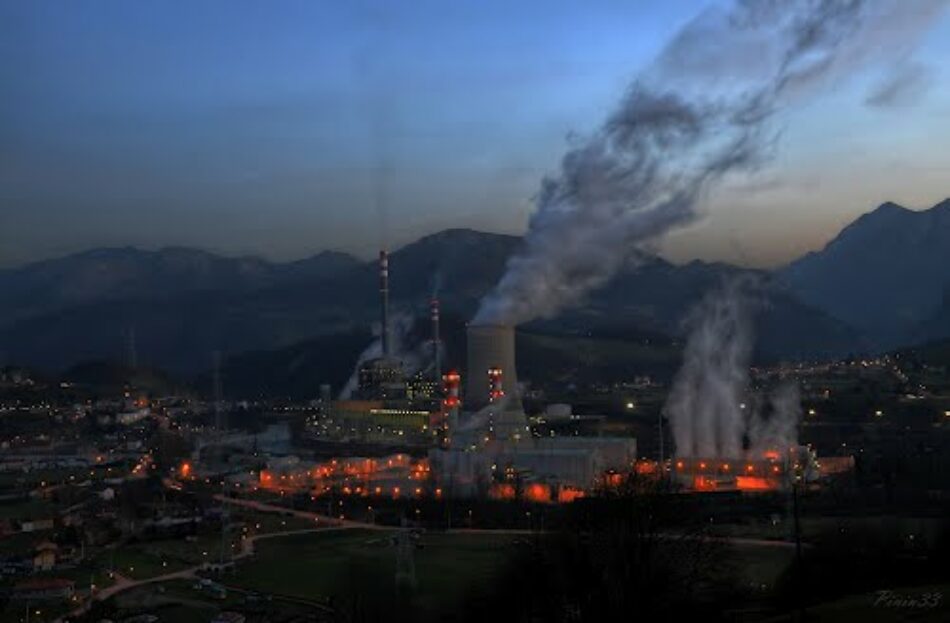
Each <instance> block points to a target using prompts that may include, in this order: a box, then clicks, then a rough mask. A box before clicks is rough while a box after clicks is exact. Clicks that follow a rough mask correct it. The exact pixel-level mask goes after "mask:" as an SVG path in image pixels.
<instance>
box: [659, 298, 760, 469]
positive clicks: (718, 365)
mask: <svg viewBox="0 0 950 623" xmlns="http://www.w3.org/2000/svg"><path fill="white" fill-rule="evenodd" d="M750 285H751V282H750V281H748V280H741V281H740V280H733V281H727V282H726V283H725V284H724V285H723V287H722V288H721V289H720V290H717V291H716V292H713V293H711V294H710V295H708V296H707V297H706V299H705V300H704V301H703V302H702V303H700V304H699V306H697V308H696V309H694V310H693V312H692V314H691V315H690V317H689V318H688V319H687V324H688V325H689V326H691V332H690V336H689V340H688V341H687V343H686V348H685V351H684V353H683V366H682V368H680V371H679V372H678V373H677V376H676V379H675V381H674V383H673V388H672V390H671V392H670V397H669V399H668V401H667V404H666V414H667V417H668V418H669V420H670V427H671V430H672V432H673V439H674V441H675V443H676V453H677V455H678V456H686V457H722V458H738V457H740V456H742V455H743V435H744V432H745V421H744V420H745V414H744V410H745V409H746V408H747V405H746V406H743V404H744V403H743V396H744V395H745V394H746V391H747V390H748V387H749V372H748V370H749V359H750V356H751V354H752V329H751V327H752V318H751V316H752V298H751V295H750V293H749V290H750V287H749V286H750Z"/></svg>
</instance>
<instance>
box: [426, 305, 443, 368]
mask: <svg viewBox="0 0 950 623" xmlns="http://www.w3.org/2000/svg"><path fill="white" fill-rule="evenodd" d="M429 310H430V311H431V312H432V362H433V364H432V378H433V379H435V382H436V383H438V382H439V381H441V380H442V353H441V348H440V347H441V346H442V339H441V337H440V336H439V299H436V298H434V299H432V300H431V301H429Z"/></svg>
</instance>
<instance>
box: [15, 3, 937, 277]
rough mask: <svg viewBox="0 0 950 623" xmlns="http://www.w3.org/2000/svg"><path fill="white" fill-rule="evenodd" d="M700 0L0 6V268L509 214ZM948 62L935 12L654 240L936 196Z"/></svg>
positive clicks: (785, 223)
mask: <svg viewBox="0 0 950 623" xmlns="http://www.w3.org/2000/svg"><path fill="white" fill-rule="evenodd" d="M708 4H709V2H707V1H705V0H662V1H656V2H647V1H645V0H638V1H635V0H628V1H626V2H620V1H611V2H601V1H597V2H584V3H580V2H554V1H552V0H543V1H538V2H517V3H507V2H497V3H486V2H411V3H410V2H376V3H368V2H316V1H307V2H289V1H281V2H239V1H234V0H230V1H227V2H224V1H220V2H213V1H201V2H196V1H194V0H191V1H179V2H172V1H165V2H130V1H121V0H116V1H92V0H89V1H85V2H79V1H75V0H72V1H63V2H46V1H29V0H0V84H2V92H0V266H3V267H8V266H14V265H18V264H21V263H24V262H28V261H33V260H37V259H43V258H47V257H53V256H57V255H63V254H66V253H70V252H75V251H80V250H83V249H87V248H91V247H98V246H126V245H135V246H141V247H144V248H158V247H162V246H171V245H184V246H194V247H200V248H204V249H208V250H212V251H216V252H220V253H224V254H228V255H238V254H255V255H261V256H264V257H267V258H270V259H274V260H286V259H296V258H300V257H304V256H307V255H311V254H313V253H316V252H318V251H320V250H323V249H327V248H333V249H339V250H344V251H348V252H352V253H355V254H357V255H360V256H362V257H367V256H369V255H370V254H371V253H372V252H373V251H374V250H375V249H377V248H378V247H379V246H380V245H381V244H385V245H387V246H390V247H396V246H399V245H400V244H403V243H405V242H408V241H410V240H412V239H414V238H416V237H418V236H420V235H424V234H427V233H431V232H434V231H438V230H441V229H445V228H449V227H470V228H475V229H481V230H488V231H499V232H511V233H521V232H523V231H524V228H525V225H526V222H527V218H528V215H529V214H530V213H531V211H532V207H533V204H532V199H533V197H534V196H535V194H536V192H537V190H538V188H539V183H540V180H541V178H542V177H543V176H544V175H545V174H546V173H550V172H551V171H553V170H554V169H555V168H556V166H557V163H558V161H559V159H560V157H561V156H562V155H563V153H564V151H565V148H566V145H567V142H568V137H569V136H571V135H584V134H585V133H587V132H591V131H592V130H593V129H595V128H596V127H597V126H598V124H600V123H601V122H602V121H603V119H604V118H605V116H606V115H607V114H609V113H610V111H611V110H612V109H613V108H614V106H615V103H616V102H617V100H618V99H619V98H620V96H621V95H622V94H623V93H624V91H625V87H626V86H627V85H628V84H629V83H630V81H631V80H632V79H633V77H635V76H636V74H637V72H638V70H639V69H641V68H643V67H644V66H645V65H647V64H648V63H649V62H650V61H651V59H653V58H654V57H655V55H656V54H657V53H658V52H659V50H660V49H661V47H662V46H663V43H664V42H665V41H667V40H668V39H669V38H670V37H671V36H672V35H673V34H674V33H675V32H676V31H677V30H678V29H679V28H680V27H681V26H682V25H683V24H684V23H685V22H687V21H688V20H689V19H690V18H691V17H693V16H694V15H696V14H697V13H698V12H699V11H701V10H702V9H703V8H704V7H705V6H707V5H708ZM947 59H950V20H948V19H947V14H944V17H943V19H942V20H941V21H940V22H939V23H936V24H934V25H933V27H932V29H930V31H929V33H928V34H927V36H926V39H925V40H924V41H923V43H922V45H921V47H920V48H919V50H917V52H916V54H915V55H914V56H913V58H905V57H903V56H902V55H900V54H896V55H895V59H894V63H895V65H896V66H899V67H900V68H901V69H902V71H901V72H900V74H896V75H900V76H901V78H900V84H896V85H895V84H890V85H889V83H888V78H889V74H888V68H883V70H882V68H876V69H875V70H874V71H869V72H866V73H862V74H859V75H855V76H853V77H852V79H850V80H848V81H845V82H842V83H841V84H837V85H835V88H834V89H832V90H831V91H830V92H829V93H827V94H825V95H823V96H821V97H819V98H818V99H816V100H814V101H812V102H809V104H808V105H807V106H806V107H805V108H803V109H798V110H794V111H793V112H791V113H789V114H783V115H782V116H781V117H780V119H779V124H780V126H779V128H778V129H779V130H781V141H780V143H779V144H778V152H777V155H776V158H775V159H774V160H773V161H772V162H771V163H770V164H769V165H768V166H767V167H766V168H764V169H763V170H761V171H759V172H758V173H757V174H755V175H754V176H753V177H751V178H743V179H729V180H727V182H726V184H725V185H724V186H722V187H721V188H718V189H717V190H715V191H714V192H713V193H712V194H711V195H710V196H709V197H708V199H707V200H706V201H705V202H704V204H703V213H704V214H705V217H704V218H703V219H702V220H701V221H700V222H699V223H696V224H694V225H692V226H690V227H689V228H688V229H687V230H684V231H680V232H677V233H675V234H673V235H671V236H670V237H668V238H667V239H665V240H664V241H662V242H661V243H660V245H659V248H660V250H661V251H662V252H663V254H664V255H665V256H666V257H669V258H671V259H673V260H676V261H685V260H690V259H693V258H701V259H717V260H727V261H732V262H739V263H744V264H751V265H756V266H771V265H776V264H779V263H782V262H785V261H787V260H789V259H792V258H794V257H796V256H798V255H800V254H802V253H804V252H805V251H808V250H811V249H814V248H818V247H820V246H821V245H822V244H824V243H825V242H827V240H828V239H830V238H831V237H832V236H833V235H834V234H835V233H837V231H838V230H839V229H840V228H841V226H842V225H843V224H845V223H847V222H848V221H850V220H852V219H853V218H855V217H856V216H857V215H858V214H860V213H862V212H865V211H867V210H869V209H871V208H873V207H875V206H876V205H878V204H880V203H882V202H884V201H887V200H892V201H896V202H898V203H902V204H903V205H906V206H907V207H911V208H925V207H929V206H930V205H932V204H934V203H937V202H938V201H940V200H942V199H944V198H946V197H948V196H950V149H948V148H947V145H950V63H948V62H947ZM891 82H893V81H891ZM888 86H894V87H895V88H894V89H888V88H887V87H888ZM897 87H899V88H897Z"/></svg>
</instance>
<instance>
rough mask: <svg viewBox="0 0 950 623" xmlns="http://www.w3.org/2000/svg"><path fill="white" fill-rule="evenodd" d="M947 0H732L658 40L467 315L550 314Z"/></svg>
mask: <svg viewBox="0 0 950 623" xmlns="http://www.w3.org/2000/svg"><path fill="white" fill-rule="evenodd" d="M946 6H947V2H946V1H945V0H737V1H736V2H733V3H731V4H730V5H729V6H728V7H725V8H724V7H717V8H714V9H709V10H706V11H704V12H703V13H701V14H700V15H699V16H698V17H696V18H695V19H694V20H693V21H692V22H690V23H689V24H687V25H686V26H685V27H684V28H683V29H682V30H681V31H680V32H679V33H678V34H677V35H676V36H675V37H674V38H673V39H672V40H671V41H670V42H669V43H668V44H667V45H666V47H665V49H664V50H663V51H662V53H661V54H660V56H659V58H658V59H657V60H656V61H655V62H654V63H653V64H652V65H651V66H650V67H649V68H647V70H646V71H644V72H643V73H642V74H641V75H640V77H639V78H638V79H637V80H636V81H635V82H634V84H633V85H632V86H631V87H630V89H629V91H628V93H627V95H626V96H625V97H624V99H623V101H622V102H621V103H620V106H619V107H618V108H617V110H615V111H614V112H613V114H611V115H610V116H609V117H608V118H607V120H606V122H605V123H604V124H603V125H602V126H601V128H600V129H599V130H598V131H597V132H596V133H594V135H593V136H590V137H588V138H586V139H585V140H583V141H580V142H579V143H578V144H576V145H574V146H573V147H572V148H571V149H570V150H569V151H568V152H567V154H566V155H565V156H564V158H563V160H562V162H561V166H560V171H559V172H558V174H557V175H555V176H553V177H549V178H546V179H545V180H544V181H543V183H542V185H541V190H540V192H539V194H538V197H537V207H536V210H535V212H534V214H533V216H532V218H531V221H530V224H529V228H528V233H527V234H526V237H525V245H524V248H523V250H522V251H521V252H520V253H519V254H518V255H516V256H515V257H513V258H512V259H511V260H510V261H509V263H508V266H507V270H506V272H505V274H504V275H503V277H502V278H501V280H500V281H499V283H498V284H497V285H496V287H495V289H494V290H493V291H492V292H491V293H490V294H489V295H488V296H487V297H486V298H485V299H484V300H483V301H482V304H481V307H480V309H479V311H478V312H477V314H476V316H475V319H474V322H475V323H478V324H517V323H521V322H526V321H529V320H532V319H535V318H539V317H546V316H551V315H553V314H554V313H556V312H557V311H559V310H560V309H561V308H563V307H564V306H566V305H569V304H572V303H577V302H578V301H580V300H581V299H582V298H583V297H584V296H585V295H586V294H587V293H588V292H590V291H591V290H592V289H594V288H597V287H599V286H601V285H603V284H604V283H605V282H606V281H607V280H608V279H609V278H610V277H611V276H612V275H613V274H614V273H616V272H617V270H618V269H619V268H620V267H621V266H622V265H623V264H624V262H625V261H626V260H627V257H628V255H629V254H630V253H631V251H633V250H634V248H635V247H636V246H637V245H639V244H641V243H643V242H645V241H648V240H650V239H653V238H656V237H658V236H660V235H662V234H664V233H666V232H668V231H670V230H671V229H674V228H676V227H679V226H682V225H684V224H687V223H689V222H691V221H692V220H694V219H695V218H696V215H697V212H696V206H697V202H698V201H699V199H701V197H702V195H703V193H704V191H706V190H707V189H708V187H709V186H710V184H712V183H714V182H716V181H717V180H719V179H721V178H722V177H723V176H724V175H726V174H729V173H734V172H739V173H741V172H744V171H749V170H751V169H753V168H755V167H756V166H758V165H760V164H761V163H762V162H763V161H765V160H766V159H767V157H768V156H769V153H770V151H771V146H772V144H773V143H774V139H775V132H774V130H773V129H772V127H771V125H772V124H771V121H772V120H773V118H774V117H775V115H776V113H778V112H779V111H781V110H782V109H783V108H785V107H787V106H788V105H789V104H791V103H794V102H796V101H799V102H800V101H801V100H803V99H805V98H806V97H808V96H811V95H813V94H815V93H816V92H817V91H818V90H819V89H820V87H822V86H824V85H827V84H829V82H831V81H833V80H841V79H843V78H846V77H848V76H849V75H850V74H852V73H854V72H856V71H859V70H862V69H864V68H867V67H869V66H872V65H875V64H878V63H881V62H888V57H890V59H891V60H893V55H894V54H900V55H902V56H904V57H907V56H908V55H909V54H910V53H911V51H912V50H913V49H914V47H915V46H916V43H917V42H918V41H919V39H920V38H921V36H922V34H923V33H924V32H926V30H927V28H928V26H929V25H930V24H931V23H933V22H934V21H935V18H936V17H937V16H938V14H939V12H940V11H942V10H943V9H944V8H945V7H946Z"/></svg>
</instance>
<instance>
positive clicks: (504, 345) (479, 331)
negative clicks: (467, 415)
mask: <svg viewBox="0 0 950 623" xmlns="http://www.w3.org/2000/svg"><path fill="white" fill-rule="evenodd" d="M493 368H500V369H501V374H502V375H503V378H504V388H505V393H506V394H508V395H510V396H511V397H512V398H514V399H516V400H517V396H516V394H517V390H518V375H517V373H516V370H515V328H514V327H512V326H505V325H469V326H468V368H467V369H466V370H465V396H464V401H463V406H464V408H465V409H466V410H468V411H478V410H479V409H481V408H482V407H484V406H485V405H487V404H488V403H489V401H490V400H491V379H490V377H489V374H488V371H489V370H491V369H493Z"/></svg>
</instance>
